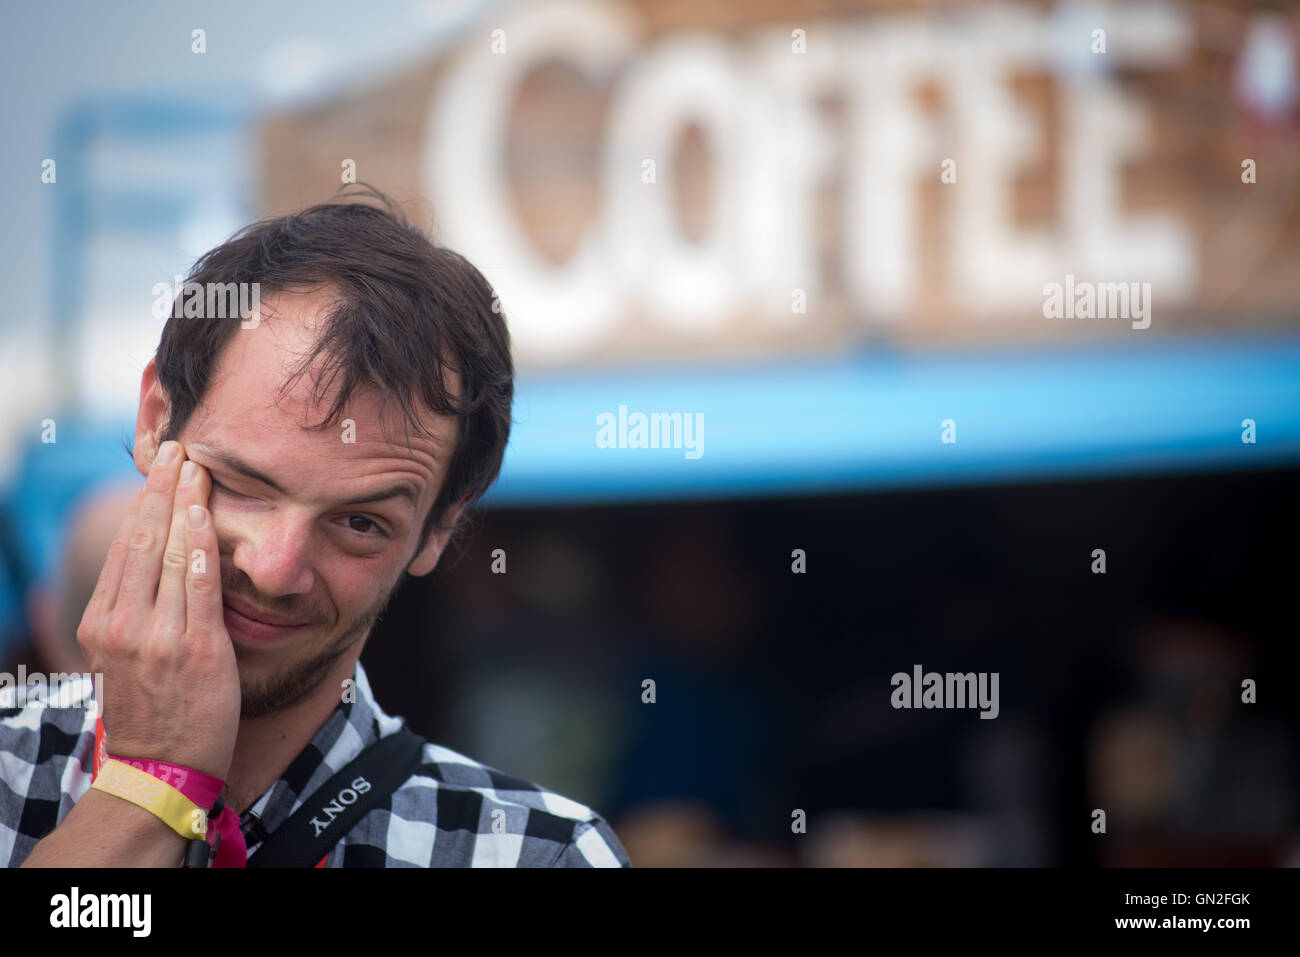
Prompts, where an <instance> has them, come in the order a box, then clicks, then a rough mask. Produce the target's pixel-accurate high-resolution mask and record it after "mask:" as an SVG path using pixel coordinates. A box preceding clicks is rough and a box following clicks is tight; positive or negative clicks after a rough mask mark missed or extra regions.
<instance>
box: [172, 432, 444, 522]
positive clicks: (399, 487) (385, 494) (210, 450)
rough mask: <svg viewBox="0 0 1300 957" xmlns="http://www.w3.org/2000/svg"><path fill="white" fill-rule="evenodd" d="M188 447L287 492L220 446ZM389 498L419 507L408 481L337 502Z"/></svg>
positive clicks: (197, 445) (366, 502)
mask: <svg viewBox="0 0 1300 957" xmlns="http://www.w3.org/2000/svg"><path fill="white" fill-rule="evenodd" d="M190 447H191V448H194V449H197V450H198V451H199V452H201V453H203V454H205V455H208V456H210V457H211V458H214V459H216V460H217V461H218V462H219V463H221V464H222V465H224V466H225V467H226V468H228V469H230V471H232V472H238V473H239V474H240V475H245V476H247V477H248V478H251V479H253V480H255V481H257V482H261V483H262V484H263V485H267V486H270V487H271V488H273V489H275V490H276V491H277V492H279V493H280V494H281V495H287V494H289V493H288V492H287V491H286V490H285V488H284V487H283V486H282V485H281V484H280V483H279V482H277V481H276V480H275V479H273V478H271V476H269V475H267V474H266V473H265V472H263V471H262V470H261V469H259V468H257V467H256V466H254V465H251V464H250V463H248V462H246V461H244V460H243V459H241V458H240V457H239V456H238V455H236V454H235V453H234V452H231V451H229V450H227V449H223V448H221V447H220V446H215V445H205V444H203V443H201V442H195V443H193V444H192V445H191V446H190ZM390 498H402V499H405V500H406V501H407V502H408V503H409V504H410V506H411V508H413V509H415V508H419V506H420V496H419V493H418V491H417V490H416V488H415V486H413V485H412V484H411V483H410V482H398V483H397V484H395V485H390V486H388V487H387V488H382V489H379V490H378V491H375V492H367V493H366V494H365V495H358V496H356V497H355V498H350V499H348V500H347V501H346V502H339V503H338V505H339V506H342V507H346V506H349V505H366V504H369V503H372V502H382V501H384V500H385V499H390Z"/></svg>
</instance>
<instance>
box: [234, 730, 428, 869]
mask: <svg viewBox="0 0 1300 957" xmlns="http://www.w3.org/2000/svg"><path fill="white" fill-rule="evenodd" d="M425 743H426V742H425V740H424V738H422V737H420V736H419V735H418V734H415V733H414V732H413V731H410V730H408V729H406V728H402V729H401V730H400V731H398V732H396V733H395V734H390V735H388V736H386V737H383V738H380V739H379V740H378V741H376V742H375V743H374V744H372V745H370V747H368V748H366V749H365V750H364V751H362V752H361V753H360V754H359V755H357V757H356V758H355V759H354V760H353V761H352V762H351V763H349V764H348V765H347V766H346V767H344V768H343V769H342V770H341V771H339V772H338V773H336V774H335V775H334V776H333V777H331V778H330V779H329V780H328V781H326V782H325V783H324V784H322V785H321V786H320V787H318V788H317V789H316V790H315V791H314V792H312V794H311V796H310V797H308V798H307V800H306V801H305V802H303V805H302V807H300V808H298V810H297V811H295V812H294V813H293V814H291V815H290V816H289V819H288V820H287V821H285V822H284V823H283V824H281V825H280V826H279V827H277V828H276V829H275V831H274V832H273V833H272V834H271V836H270V837H268V838H267V839H266V840H265V841H264V842H263V843H262V845H261V846H260V847H259V848H258V849H257V851H256V853H254V854H252V855H250V856H249V858H248V865H247V866H248V867H323V866H324V864H325V859H326V858H327V857H328V856H329V852H330V849H331V848H332V847H333V846H334V845H335V844H337V843H338V842H339V840H340V839H341V838H342V837H343V835H344V834H346V833H347V832H348V831H350V830H351V829H352V827H353V825H355V824H356V823H357V821H359V820H361V818H362V817H363V816H364V815H365V814H366V813H367V812H369V811H370V810H372V809H374V808H376V807H378V806H379V805H380V804H382V803H383V802H384V801H385V800H387V799H388V798H389V797H390V796H391V795H392V793H393V792H394V791H396V790H397V789H398V788H399V787H401V786H402V784H403V783H404V782H405V781H406V779H407V778H409V777H410V776H411V774H412V773H413V772H414V771H415V769H416V768H417V767H419V766H420V762H421V760H422V758H423V755H424V745H425Z"/></svg>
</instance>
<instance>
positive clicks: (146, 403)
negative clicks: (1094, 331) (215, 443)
mask: <svg viewBox="0 0 1300 957" xmlns="http://www.w3.org/2000/svg"><path fill="white" fill-rule="evenodd" d="M167 412H168V406H167V397H166V396H165V395H164V394H163V390H162V385H161V384H160V383H159V382H158V366H157V364H156V362H155V361H154V360H153V359H150V360H149V364H148V365H146V366H145V367H144V374H143V375H142V376H141V377H140V409H139V411H138V412H137V413H136V418H135V445H134V447H133V449H132V452H133V455H134V458H135V467H136V468H137V469H138V470H139V472H140V474H141V475H143V476H145V477H146V478H147V477H148V476H149V469H151V468H152V467H153V460H154V458H155V457H157V455H158V447H159V446H160V445H162V441H161V439H162V433H163V427H164V426H165V425H166V424H167Z"/></svg>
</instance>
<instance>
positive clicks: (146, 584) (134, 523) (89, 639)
mask: <svg viewBox="0 0 1300 957" xmlns="http://www.w3.org/2000/svg"><path fill="white" fill-rule="evenodd" d="M169 452H170V455H171V459H170V461H168V454H169ZM183 465H188V466H189V468H187V469H185V476H184V478H185V479H186V481H185V482H184V484H181V480H182V474H181V473H182V466H183ZM210 491H211V480H210V479H209V477H208V474H207V471H206V470H205V469H203V468H202V467H201V466H199V465H198V463H196V462H188V461H187V460H186V458H185V455H184V451H183V449H182V448H181V446H180V443H178V442H165V443H163V446H162V448H161V449H160V450H159V453H158V457H157V458H156V459H155V461H154V464H153V467H152V468H151V470H150V472H149V479H148V481H147V482H146V483H145V485H144V487H143V488H142V489H140V491H139V492H138V493H137V494H136V497H135V500H134V501H133V502H132V504H131V509H130V511H129V512H128V513H127V516H126V518H125V519H124V520H123V522H122V526H121V528H119V529H118V533H117V537H116V538H115V539H114V540H113V544H112V546H110V548H109V550H108V559H107V561H106V562H105V563H104V568H103V570H102V571H101V572H100V575H99V582H98V584H97V585H96V586H95V594H94V597H93V598H91V600H90V604H89V605H87V606H86V612H85V614H84V615H83V616H82V619H81V626H80V627H79V628H78V629H77V642H78V644H80V645H81V649H82V651H83V652H85V655H86V659H87V661H89V663H90V667H91V671H93V672H102V673H103V675H104V699H105V700H104V701H101V702H100V703H99V704H100V707H101V708H102V709H103V716H104V730H105V732H106V734H107V737H108V744H109V749H110V751H111V753H113V754H115V755H119V756H121V757H125V758H144V759H154V760H161V761H169V762H171V763H173V764H179V765H183V766H185V767H189V768H194V769H195V770H198V771H203V772H204V773H206V774H211V775H213V776H215V777H218V778H221V779H222V780H224V779H225V778H226V776H227V774H228V773H229V771H230V764H231V761H232V759H233V756H234V752H235V736H236V734H237V733H238V731H239V707H240V692H239V671H238V669H237V668H236V665H235V652H234V648H233V647H232V645H231V643H230V635H229V633H228V632H227V631H226V624H225V620H224V617H223V616H224V611H223V607H222V600H221V557H220V554H219V553H218V551H217V534H216V530H215V529H214V527H213V524H212V516H211V513H209V511H208V509H207V507H206V504H207V501H208V495H209V493H210ZM195 519H197V521H198V525H197V527H195V524H194V520H195Z"/></svg>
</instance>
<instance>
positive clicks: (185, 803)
mask: <svg viewBox="0 0 1300 957" xmlns="http://www.w3.org/2000/svg"><path fill="white" fill-rule="evenodd" d="M91 787H92V788H94V789H95V790H97V791H103V792H104V793H105V794H112V795H115V796H116V797H120V798H121V799H122V800H124V801H130V802H131V803H132V804H134V805H135V806H136V807H142V808H144V809H145V810H146V811H148V812H150V813H151V814H154V815H156V816H157V817H159V818H161V819H162V821H163V823H164V824H166V825H167V826H168V827H170V828H171V829H172V830H173V831H175V832H176V833H177V834H179V835H180V836H181V837H183V838H186V839H187V840H194V839H195V838H206V837H207V835H208V812H207V811H205V810H203V808H201V807H199V806H198V805H197V804H195V803H194V802H193V801H191V800H190V799H189V798H187V797H186V796H185V795H184V794H182V793H181V792H180V791H178V790H176V788H174V787H172V786H171V785H170V784H164V783H163V782H162V781H160V780H158V779H157V778H156V777H154V776H153V775H152V774H148V773H146V772H144V771H141V770H140V769H139V768H133V767H131V765H129V764H124V763H123V762H121V761H117V760H114V759H111V758H110V759H109V760H108V761H106V762H104V766H103V767H101V768H100V769H99V774H97V775H96V776H95V783H94V784H92V785H91Z"/></svg>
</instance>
